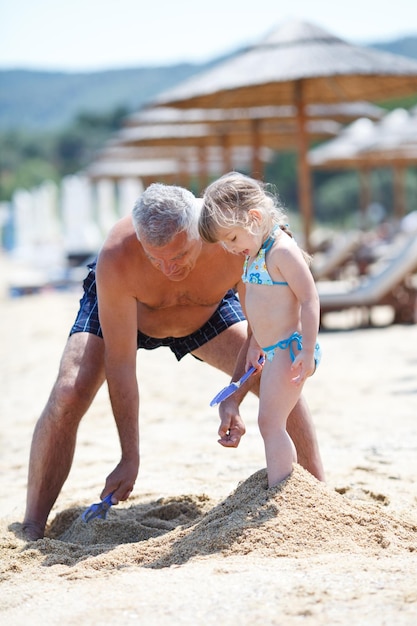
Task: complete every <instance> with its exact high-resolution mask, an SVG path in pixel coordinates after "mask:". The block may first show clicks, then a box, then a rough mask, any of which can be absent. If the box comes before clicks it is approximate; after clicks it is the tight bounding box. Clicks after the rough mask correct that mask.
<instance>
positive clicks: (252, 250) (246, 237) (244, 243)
mask: <svg viewBox="0 0 417 626" xmlns="http://www.w3.org/2000/svg"><path fill="white" fill-rule="evenodd" d="M218 240H219V241H220V243H222V244H223V246H224V247H225V248H226V250H229V252H233V254H240V255H242V256H256V255H257V253H258V251H259V248H260V247H261V245H262V234H261V233H252V232H251V231H250V230H248V229H247V228H243V227H242V226H234V227H233V228H222V229H220V230H219V232H218Z"/></svg>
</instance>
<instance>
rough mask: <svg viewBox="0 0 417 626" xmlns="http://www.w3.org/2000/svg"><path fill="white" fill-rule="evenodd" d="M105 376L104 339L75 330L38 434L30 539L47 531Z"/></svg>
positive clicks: (28, 522)
mask: <svg viewBox="0 0 417 626" xmlns="http://www.w3.org/2000/svg"><path fill="white" fill-rule="evenodd" d="M104 379H105V375H104V345H103V340H102V339H100V338H99V337H96V336H95V335H91V334H88V333H76V334H74V335H72V336H71V337H70V338H69V339H68V342H67V345H66V347H65V350H64V353H63V355H62V359H61V363H60V367H59V372H58V377H57V380H56V382H55V384H54V386H53V388H52V391H51V395H50V396H49V399H48V402H47V404H46V406H45V408H44V410H43V412H42V415H41V416H40V418H39V420H38V422H37V424H36V427H35V431H34V434H33V439H32V447H31V452H30V460H29V476H28V489H27V500H26V513H25V518H24V521H23V531H24V533H25V535H26V537H27V538H28V539H29V540H35V539H40V538H41V537H43V534H44V530H45V525H46V521H47V519H48V515H49V513H50V511H51V509H52V507H53V505H54V503H55V501H56V499H57V497H58V495H59V493H60V491H61V489H62V486H63V484H64V482H65V480H66V479H67V476H68V474H69V471H70V469H71V464H72V459H73V456H74V450H75V442H76V436H77V430H78V425H79V423H80V420H81V418H82V417H83V415H84V414H85V412H86V411H87V409H88V407H89V406H90V404H91V402H92V401H93V399H94V397H95V395H96V393H97V391H98V389H99V388H100V386H101V385H102V384H103V382H104Z"/></svg>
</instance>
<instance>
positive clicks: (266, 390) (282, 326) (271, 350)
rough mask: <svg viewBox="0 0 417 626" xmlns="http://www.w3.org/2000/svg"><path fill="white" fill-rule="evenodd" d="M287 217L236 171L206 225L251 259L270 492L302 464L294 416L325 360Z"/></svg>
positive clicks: (253, 348)
mask: <svg viewBox="0 0 417 626" xmlns="http://www.w3.org/2000/svg"><path fill="white" fill-rule="evenodd" d="M284 220H285V216H284V215H283V213H282V212H281V210H280V208H279V207H278V206H277V205H276V203H275V199H274V197H273V196H272V195H270V194H269V193H268V192H267V191H266V189H265V186H264V185H263V184H262V183H260V182H259V181H256V180H254V179H252V178H249V177H248V176H244V175H243V174H240V173H238V172H231V173H229V174H226V175H225V176H222V177H221V178H219V179H218V180H217V181H215V182H214V183H212V184H211V185H210V186H209V187H208V188H207V189H206V191H205V194H204V198H203V207H202V211H201V215H200V221H199V231H200V235H201V237H202V239H203V240H204V241H206V242H209V243H215V242H221V243H222V244H223V245H224V246H225V247H226V248H227V249H228V250H230V251H231V252H234V253H235V254H240V255H243V256H244V257H245V262H244V266H243V275H242V282H243V285H241V286H240V287H239V295H240V298H241V303H242V306H243V308H244V311H245V315H246V318H247V320H248V324H249V327H250V332H251V333H252V334H251V340H250V344H249V348H248V353H247V357H246V368H249V367H250V366H251V365H253V366H254V367H256V368H257V369H259V367H260V366H259V364H258V360H259V359H260V357H261V356H262V355H265V363H264V365H263V371H262V377H261V384H260V398H259V415H258V423H259V429H260V432H261V435H262V437H263V440H264V445H265V455H266V465H267V473H268V485H269V486H270V487H272V486H274V485H276V484H277V483H279V482H280V481H282V480H283V479H284V478H286V477H287V476H289V474H290V473H291V472H292V464H293V462H296V461H297V456H296V451H295V447H294V444H293V442H292V440H291V438H290V436H289V435H288V433H287V431H286V423H287V418H288V415H289V413H290V412H291V410H292V408H293V407H294V406H295V404H296V402H297V400H298V399H299V397H300V395H301V392H302V388H303V385H304V382H305V380H306V379H307V377H308V376H311V375H312V374H313V373H314V371H315V369H316V367H317V365H318V363H319V360H320V347H319V345H318V344H317V343H316V341H317V334H318V329H319V316H320V304H319V298H318V294H317V290H316V286H315V283H314V280H313V276H312V274H311V271H310V268H309V265H308V262H309V259H308V257H307V255H306V254H305V253H304V252H303V251H301V250H300V249H299V248H298V246H297V244H296V242H295V240H294V239H293V238H292V235H291V233H290V231H289V230H288V228H287V226H286V225H285V223H284Z"/></svg>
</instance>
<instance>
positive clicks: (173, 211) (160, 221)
mask: <svg viewBox="0 0 417 626" xmlns="http://www.w3.org/2000/svg"><path fill="white" fill-rule="evenodd" d="M201 204H202V201H201V200H198V199H197V198H196V197H195V196H194V195H193V194H192V193H191V191H188V189H184V188H183V187H177V186H175V185H163V184H162V183H152V185H149V187H147V188H146V189H145V191H144V192H143V193H142V194H141V195H140V196H139V198H138V199H137V201H136V203H135V206H134V207H133V211H132V220H133V226H134V227H135V231H136V235H137V237H138V239H139V240H140V239H141V238H143V239H144V240H145V241H146V242H147V243H149V244H150V245H152V246H155V247H156V248H159V247H162V246H165V245H167V244H168V243H170V242H171V241H172V239H173V238H174V237H175V236H176V235H178V234H179V233H182V232H185V233H186V234H187V236H188V237H189V239H199V234H198V218H199V215H200V210H201Z"/></svg>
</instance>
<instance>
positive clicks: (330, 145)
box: [308, 109, 417, 217]
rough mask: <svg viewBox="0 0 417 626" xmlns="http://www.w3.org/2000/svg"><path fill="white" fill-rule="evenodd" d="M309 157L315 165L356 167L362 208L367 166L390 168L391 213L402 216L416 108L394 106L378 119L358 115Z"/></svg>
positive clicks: (414, 149) (414, 147)
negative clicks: (392, 202) (391, 177)
mask: <svg viewBox="0 0 417 626" xmlns="http://www.w3.org/2000/svg"><path fill="white" fill-rule="evenodd" d="M308 160H309V163H310V166H311V167H313V168H317V169H358V170H359V173H360V175H361V190H362V206H361V209H362V211H363V212H364V211H365V209H366V207H367V206H368V204H369V203H370V201H371V196H370V189H369V172H370V170H371V169H372V168H378V167H384V168H386V167H390V168H392V170H393V174H394V200H395V205H394V213H395V215H396V216H397V217H402V215H404V213H405V209H406V207H405V204H406V203H405V188H404V172H405V170H406V168H408V167H409V166H410V165H414V166H415V165H416V164H417V109H412V110H411V111H407V110H405V109H394V110H393V111H390V112H389V113H387V114H386V115H385V116H384V117H383V118H382V119H381V120H380V121H378V122H372V121H371V120H369V119H367V118H361V119H358V120H356V121H355V122H353V123H352V124H350V125H349V126H346V128H344V129H343V130H342V132H341V133H340V134H339V135H338V136H337V137H335V138H334V139H330V140H329V141H326V142H324V143H322V144H321V145H320V146H317V147H316V148H313V149H312V150H310V151H309V153H308Z"/></svg>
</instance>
